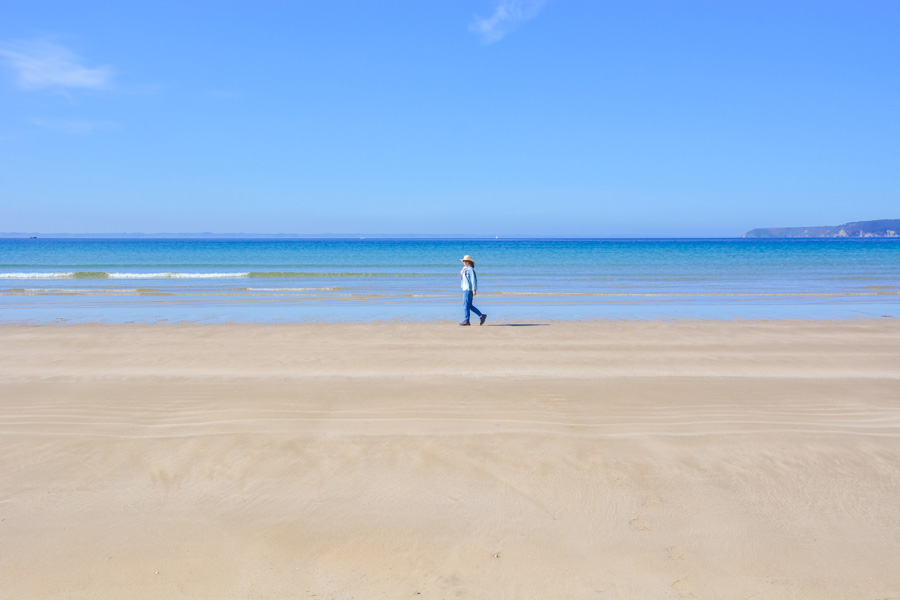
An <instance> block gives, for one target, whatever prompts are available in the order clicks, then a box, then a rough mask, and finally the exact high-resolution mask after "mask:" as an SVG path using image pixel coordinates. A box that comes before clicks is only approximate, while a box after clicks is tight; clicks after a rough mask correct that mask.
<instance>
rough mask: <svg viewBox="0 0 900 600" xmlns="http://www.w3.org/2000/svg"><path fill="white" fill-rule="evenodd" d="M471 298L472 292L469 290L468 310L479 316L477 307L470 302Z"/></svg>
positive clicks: (479, 312)
mask: <svg viewBox="0 0 900 600" xmlns="http://www.w3.org/2000/svg"><path fill="white" fill-rule="evenodd" d="M472 300H473V298H472V292H469V310H471V311H472V312H473V313H475V314H476V315H478V316H479V317H480V316H481V311H480V310H478V309H477V308H475V305H474V304H472Z"/></svg>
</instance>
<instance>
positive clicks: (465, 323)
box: [460, 321, 469, 327]
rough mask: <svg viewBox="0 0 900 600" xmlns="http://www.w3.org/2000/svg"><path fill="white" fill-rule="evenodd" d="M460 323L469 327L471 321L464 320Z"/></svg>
mask: <svg viewBox="0 0 900 600" xmlns="http://www.w3.org/2000/svg"><path fill="white" fill-rule="evenodd" d="M460 325H462V326H463V327H468V326H469V322H468V321H463V322H462V323H460Z"/></svg>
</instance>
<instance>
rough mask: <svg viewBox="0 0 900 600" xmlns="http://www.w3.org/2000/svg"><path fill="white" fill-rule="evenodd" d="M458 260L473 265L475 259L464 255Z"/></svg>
mask: <svg viewBox="0 0 900 600" xmlns="http://www.w3.org/2000/svg"><path fill="white" fill-rule="evenodd" d="M459 260H461V261H463V262H466V261H469V262H470V263H472V264H473V265H474V264H475V259H474V258H472V257H471V256H469V255H468V254H466V255H465V256H463V257H462V258H461V259H459Z"/></svg>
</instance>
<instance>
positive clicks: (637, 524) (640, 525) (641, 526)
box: [628, 519, 650, 531]
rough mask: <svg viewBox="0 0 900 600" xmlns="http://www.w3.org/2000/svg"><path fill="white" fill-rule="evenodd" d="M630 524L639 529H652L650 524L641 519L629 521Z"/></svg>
mask: <svg viewBox="0 0 900 600" xmlns="http://www.w3.org/2000/svg"><path fill="white" fill-rule="evenodd" d="M628 524H629V525H631V526H632V527H634V528H635V529H637V530H638V531H650V526H649V525H646V524H645V523H644V522H643V521H641V520H640V519H632V520H630V521H628Z"/></svg>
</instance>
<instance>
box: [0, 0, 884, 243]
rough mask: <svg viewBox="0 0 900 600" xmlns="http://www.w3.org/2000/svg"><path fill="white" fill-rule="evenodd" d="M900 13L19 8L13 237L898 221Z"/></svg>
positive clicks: (5, 5)
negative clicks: (26, 234)
mask: <svg viewBox="0 0 900 600" xmlns="http://www.w3.org/2000/svg"><path fill="white" fill-rule="evenodd" d="M898 31H900V2H897V1H892V2H887V1H875V0H873V1H866V0H860V1H853V2H851V1H849V0H848V1H845V2H829V1H825V0H820V1H809V2H799V1H798V2H795V1H791V0H779V1H772V2H769V1H766V0H753V1H750V0H746V1H738V0H735V1H730V0H710V1H690V0H685V1H675V0H666V1H641V0H634V1H626V0H616V1H575V0H546V1H545V2H540V1H534V0H531V1H515V0H471V1H470V0H453V1H450V0H445V1H442V0H421V1H412V0H410V1H404V2H393V1H378V2H375V1H371V0H367V1H364V2H363V1H359V2H345V1H341V0H332V1H325V0H315V1H313V0H310V1H300V0H297V1H293V2H287V1H280V2H275V1H269V2H267V1H259V2H227V1H215V2H213V1H209V2H199V1H195V2H191V1H188V0H180V1H177V2H175V1H173V2H166V1H162V0H154V1H152V2H150V1H148V2H143V1H138V0H132V1H129V2H98V1H91V0H78V1H77V2H75V1H66V0H55V1H52V2H47V1H43V0H28V1H21V2H19V1H14V2H13V1H7V0H0V231H36V232H73V233H79V232H138V231H140V232H200V231H213V232H235V231H239V232H251V233H276V232H296V233H312V234H315V233H393V234H399V233H436V234H441V233H447V234H449V233H463V234H472V235H546V236H590V237H615V236H637V237H643V236H649V237H653V236H691V237H718V236H735V235H739V234H741V233H743V232H744V231H746V230H747V229H750V228H753V227H766V226H773V227H774V226H792V225H797V226H800V225H824V224H839V223H842V222H846V221H853V220H867V219H877V218H900V167H898V165H900V119H898V115H900V35H898V33H897V32H898Z"/></svg>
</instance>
